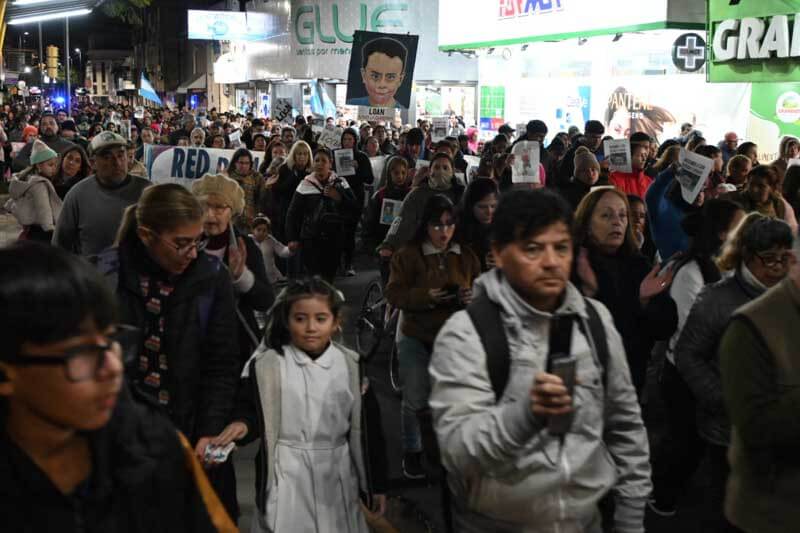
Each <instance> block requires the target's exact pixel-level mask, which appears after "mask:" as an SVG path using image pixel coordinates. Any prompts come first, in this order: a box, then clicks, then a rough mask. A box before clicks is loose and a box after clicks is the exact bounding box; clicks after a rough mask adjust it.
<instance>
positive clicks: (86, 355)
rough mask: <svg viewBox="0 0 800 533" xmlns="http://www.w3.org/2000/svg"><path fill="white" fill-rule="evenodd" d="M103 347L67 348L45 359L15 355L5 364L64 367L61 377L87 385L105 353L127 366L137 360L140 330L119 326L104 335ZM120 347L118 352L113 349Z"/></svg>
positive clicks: (29, 355) (104, 361) (100, 367)
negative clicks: (83, 382) (117, 345)
mask: <svg viewBox="0 0 800 533" xmlns="http://www.w3.org/2000/svg"><path fill="white" fill-rule="evenodd" d="M105 337H106V338H107V339H108V341H107V342H106V343H105V344H84V345H81V346H74V347H72V348H67V349H65V350H64V351H62V352H61V353H57V354H56V353H54V354H47V355H31V354H23V353H18V354H16V355H13V356H12V357H11V359H10V360H9V361H8V362H9V363H10V364H12V365H17V366H58V365H63V367H64V373H65V375H66V377H67V379H68V380H69V381H71V382H72V383H79V382H81V381H88V380H90V379H94V378H96V377H97V374H98V373H99V372H100V370H102V369H103V368H104V367H105V365H106V353H108V352H111V353H112V354H113V355H114V356H116V357H117V358H119V359H120V360H121V361H122V363H123V365H125V366H128V365H129V364H130V363H132V362H133V361H134V360H135V358H136V352H137V350H138V347H139V339H140V330H139V329H138V328H135V327H133V326H126V325H118V326H117V327H116V331H115V332H114V333H112V334H110V335H105ZM116 344H119V350H118V351H117V350H114V349H113V348H114V346H115V345H116Z"/></svg>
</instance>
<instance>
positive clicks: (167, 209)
mask: <svg viewBox="0 0 800 533" xmlns="http://www.w3.org/2000/svg"><path fill="white" fill-rule="evenodd" d="M204 214H205V213H204V212H203V207H202V206H201V205H200V202H199V201H198V200H197V198H195V196H194V195H193V194H192V193H191V192H189V191H188V190H187V189H186V188H185V187H183V186H182V185H178V184H177V183H162V184H159V185H151V186H150V187H147V188H146V189H145V190H144V192H142V196H141V197H140V198H139V202H138V203H136V204H134V205H131V206H128V208H127V209H125V214H124V215H123V216H122V223H121V224H120V227H119V231H118V232H117V239H116V241H114V245H115V246H118V245H119V244H120V243H121V242H122V241H124V240H125V239H126V238H128V234H129V233H130V232H131V231H133V229H134V228H135V227H146V228H149V229H151V230H153V231H154V232H156V233H161V232H163V231H168V230H171V229H174V228H176V227H178V226H180V225H182V224H188V223H192V222H197V221H199V220H202V219H203V215H204Z"/></svg>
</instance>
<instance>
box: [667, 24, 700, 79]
mask: <svg viewBox="0 0 800 533" xmlns="http://www.w3.org/2000/svg"><path fill="white" fill-rule="evenodd" d="M672 63H673V64H674V65H675V66H676V67H678V70H683V71H685V72H697V71H698V70H700V69H701V68H703V65H705V64H706V41H705V40H704V39H703V38H702V37H701V36H699V35H698V34H696V33H684V34H683V35H681V36H680V37H678V38H677V39H676V40H675V44H673V45H672Z"/></svg>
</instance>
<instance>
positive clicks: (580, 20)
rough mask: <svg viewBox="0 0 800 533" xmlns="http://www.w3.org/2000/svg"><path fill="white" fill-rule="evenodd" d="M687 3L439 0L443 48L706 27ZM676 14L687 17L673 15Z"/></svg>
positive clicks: (675, 0)
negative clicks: (668, 28) (672, 27)
mask: <svg viewBox="0 0 800 533" xmlns="http://www.w3.org/2000/svg"><path fill="white" fill-rule="evenodd" d="M692 1H694V2H695V3H699V2H697V1H696V0H692ZM688 4H689V2H687V1H686V0H639V1H634V0H604V1H602V2H601V1H599V0H439V48H440V49H441V50H454V49H474V48H482V47H490V46H503V45H511V44H519V43H525V42H532V41H551V40H560V39H569V38H577V37H587V36H592V35H609V34H610V35H613V34H615V33H624V32H630V31H641V30H651V29H660V28H667V27H671V26H674V25H675V24H676V23H679V24H680V27H686V28H695V27H696V28H698V29H700V28H702V27H703V26H704V22H705V21H704V19H703V17H702V13H698V12H697V10H696V9H695V8H692V9H689V8H688ZM673 15H675V16H681V17H682V18H683V20H680V21H677V20H674V19H673V18H672V17H673ZM687 18H689V19H691V20H686V19H687Z"/></svg>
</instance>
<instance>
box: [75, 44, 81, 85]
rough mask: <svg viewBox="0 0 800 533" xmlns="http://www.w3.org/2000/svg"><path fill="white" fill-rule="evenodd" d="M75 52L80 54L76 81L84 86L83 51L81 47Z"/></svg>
mask: <svg viewBox="0 0 800 533" xmlns="http://www.w3.org/2000/svg"><path fill="white" fill-rule="evenodd" d="M75 53H76V54H78V70H77V72H76V74H78V77H77V78H76V79H75V83H77V84H79V85H80V86H81V87H83V76H82V75H81V74H82V73H83V53H82V52H81V49H80V48H76V49H75Z"/></svg>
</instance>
